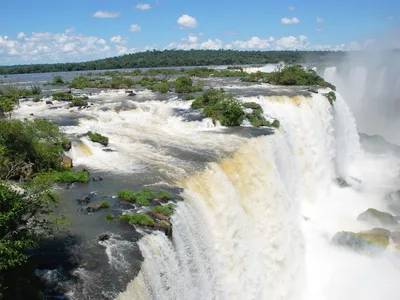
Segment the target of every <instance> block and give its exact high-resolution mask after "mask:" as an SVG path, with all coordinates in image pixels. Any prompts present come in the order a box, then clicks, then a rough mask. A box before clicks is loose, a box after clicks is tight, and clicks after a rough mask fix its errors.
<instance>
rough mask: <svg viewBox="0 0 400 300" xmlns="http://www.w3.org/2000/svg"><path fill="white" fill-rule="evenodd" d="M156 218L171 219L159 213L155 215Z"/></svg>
mask: <svg viewBox="0 0 400 300" xmlns="http://www.w3.org/2000/svg"><path fill="white" fill-rule="evenodd" d="M154 217H155V218H156V219H159V220H169V217H167V216H164V215H162V214H159V213H156V214H154Z"/></svg>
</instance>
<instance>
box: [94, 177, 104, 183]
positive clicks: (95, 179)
mask: <svg viewBox="0 0 400 300" xmlns="http://www.w3.org/2000/svg"><path fill="white" fill-rule="evenodd" d="M102 180H103V178H101V177H100V176H93V181H95V182H98V181H102Z"/></svg>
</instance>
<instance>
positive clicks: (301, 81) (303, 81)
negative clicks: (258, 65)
mask: <svg viewBox="0 0 400 300" xmlns="http://www.w3.org/2000/svg"><path fill="white" fill-rule="evenodd" d="M243 81H246V82H259V81H262V82H265V83H270V84H274V85H305V86H307V85H318V86H322V87H329V88H331V89H333V90H335V89H336V88H335V86H334V85H332V84H330V83H329V82H326V81H325V80H324V79H323V78H322V77H321V76H319V75H318V74H317V72H315V71H314V70H311V69H308V70H305V69H304V68H303V67H302V66H300V65H296V66H289V67H278V69H277V70H276V71H274V72H271V73H263V72H256V73H253V74H250V75H249V76H248V77H245V78H243Z"/></svg>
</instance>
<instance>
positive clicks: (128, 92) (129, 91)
mask: <svg viewBox="0 0 400 300" xmlns="http://www.w3.org/2000/svg"><path fill="white" fill-rule="evenodd" d="M125 93H126V94H132V93H133V91H131V90H128V91H125Z"/></svg>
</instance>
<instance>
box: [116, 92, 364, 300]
mask: <svg viewBox="0 0 400 300" xmlns="http://www.w3.org/2000/svg"><path fill="white" fill-rule="evenodd" d="M242 101H253V102H257V103H259V104H260V105H261V106H262V107H263V109H264V112H265V116H266V117H273V118H277V119H279V120H280V122H281V127H280V129H279V130H276V131H275V133H274V134H273V135H269V136H262V137H258V138H253V139H251V140H250V141H248V142H247V143H245V144H244V145H243V146H242V147H241V148H240V149H239V150H238V151H236V152H235V153H234V155H233V156H232V157H230V158H227V159H225V160H223V161H221V162H219V163H210V164H209V165H208V166H207V168H206V170H204V171H203V172H200V173H197V174H195V175H193V176H191V177H189V178H186V179H182V180H181V181H180V182H179V183H178V186H181V187H183V188H184V192H183V194H182V196H183V197H184V199H185V201H184V202H182V203H179V205H178V207H177V209H176V211H175V213H174V215H173V217H172V223H173V238H172V241H170V240H169V239H168V238H167V237H166V236H165V235H163V234H161V233H155V234H151V235H147V236H145V237H144V238H142V239H141V240H140V241H139V246H140V249H141V251H142V254H143V256H144V258H145V260H144V262H143V265H142V268H141V271H140V273H139V275H138V276H137V277H136V278H135V279H134V280H133V281H132V282H131V283H130V284H129V285H128V287H127V290H126V291H125V292H124V293H121V294H120V295H119V297H118V299H120V300H128V299H129V300H131V299H157V300H162V299H165V300H167V299H196V300H197V299H204V300H206V299H207V300H208V299H254V300H255V299H257V300H258V299H268V300H278V299H279V300H280V299H282V300H294V299H309V298H306V297H310V295H314V294H315V291H314V290H313V291H312V292H310V291H309V289H308V288H306V287H309V286H311V285H312V284H313V282H309V280H310V278H318V276H319V275H318V273H320V272H321V270H320V269H318V268H316V269H313V268H314V267H312V266H310V265H308V264H307V261H308V260H310V254H309V253H307V247H306V240H305V237H307V236H308V233H307V232H305V230H307V226H306V225H305V224H306V223H307V224H312V223H310V222H312V221H307V220H308V219H309V218H311V219H314V218H315V220H316V222H319V221H320V220H319V219H320V216H319V215H318V211H317V210H316V206H318V203H321V202H325V201H326V200H325V199H327V198H328V197H329V195H330V193H331V190H332V189H335V188H336V187H335V185H334V184H333V183H334V178H335V176H336V169H337V168H338V165H339V170H340V171H341V172H344V171H345V170H346V172H348V168H347V167H346V166H341V165H342V164H344V165H348V164H349V163H350V162H351V161H352V160H356V159H357V156H358V155H359V154H360V153H361V150H360V146H359V141H358V135H357V130H356V128H355V122H354V119H353V118H352V116H351V114H350V112H349V110H348V108H347V106H346V104H345V103H344V101H343V99H342V98H341V97H340V96H339V97H338V99H337V103H336V104H335V106H334V108H332V106H331V105H330V104H329V101H328V100H327V99H326V98H325V97H324V96H322V95H321V94H316V95H313V96H312V97H303V96H297V97H293V98H290V97H285V96H273V97H264V96H259V97H248V98H243V99H242ZM313 243H314V242H310V245H314V244H313ZM316 243H320V241H318V242H316ZM324 243H329V242H328V241H327V240H324ZM310 245H308V247H310ZM314 246H315V245H314ZM309 252H310V251H309ZM310 253H312V251H311V252H310ZM307 293H308V294H307ZM317 295H319V296H320V294H318V293H317ZM327 299H328V298H327ZM329 299H334V298H329ZM368 299H369V298H368Z"/></svg>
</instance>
